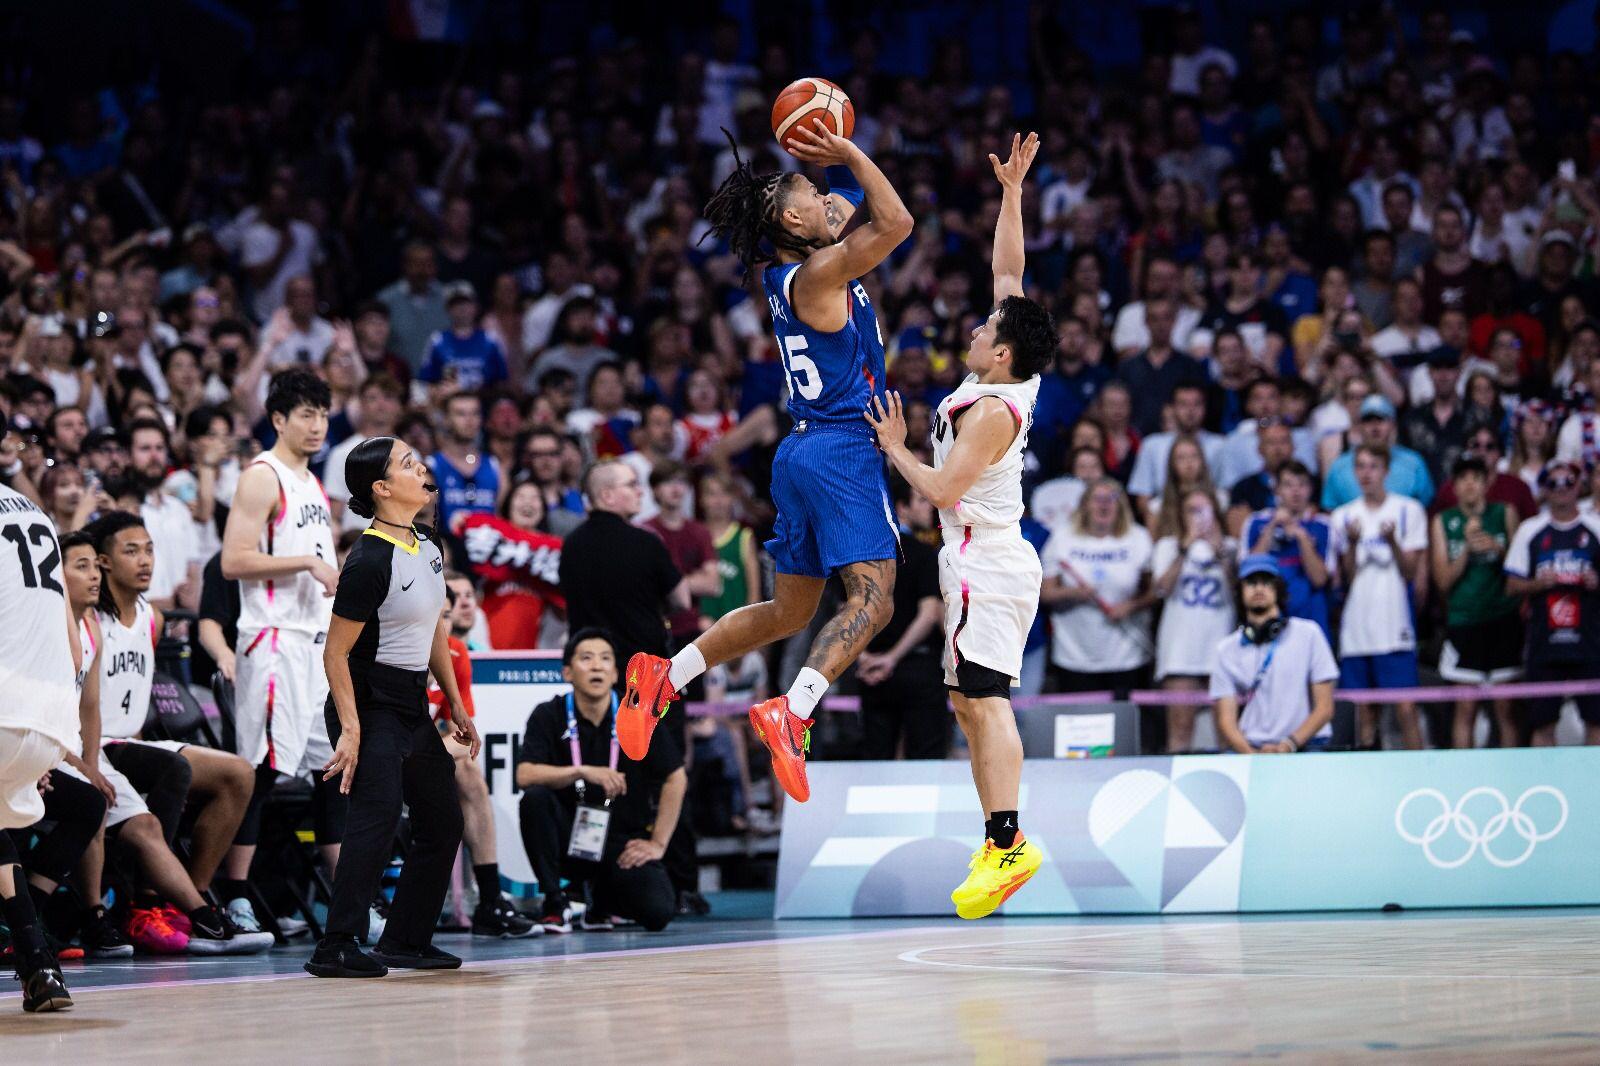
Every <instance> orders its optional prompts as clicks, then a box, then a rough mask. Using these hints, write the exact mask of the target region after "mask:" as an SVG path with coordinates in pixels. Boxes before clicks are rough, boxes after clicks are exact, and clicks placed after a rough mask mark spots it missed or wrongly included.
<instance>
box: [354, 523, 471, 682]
mask: <svg viewBox="0 0 1600 1066" xmlns="http://www.w3.org/2000/svg"><path fill="white" fill-rule="evenodd" d="M444 598H445V597H444V555H443V553H442V552H441V551H440V550H439V545H438V544H436V543H434V542H433V541H431V540H428V539H427V538H426V537H424V536H422V535H421V534H420V533H419V534H417V543H416V544H415V546H413V545H410V544H407V543H405V541H403V540H399V539H397V538H395V537H391V536H390V535H389V534H387V533H384V532H382V531H380V530H378V529H376V528H372V529H368V530H367V531H366V532H365V533H363V534H362V535H361V536H360V537H358V538H357V539H356V544H355V547H353V548H351V549H350V554H349V555H348V556H347V557H346V558H345V561H344V569H343V570H341V571H340V572H339V590H338V592H336V593H335V594H334V597H333V613H334V614H336V615H338V616H339V617H340V618H346V619H349V620H350V621H352V622H364V623H366V625H365V627H364V628H363V629H362V630H361V635H360V636H359V637H357V638H356V642H355V645H354V647H352V648H351V649H350V659H351V661H352V662H363V661H364V662H369V663H371V662H377V663H382V664H383V665H385V666H392V667H395V668H396V669H400V670H426V669H427V668H428V656H429V653H430V652H432V650H433V635H434V631H435V630H436V629H437V628H438V626H439V617H440V615H441V614H442V613H443V612H444Z"/></svg>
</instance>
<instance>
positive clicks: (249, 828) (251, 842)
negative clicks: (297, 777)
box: [233, 763, 278, 848]
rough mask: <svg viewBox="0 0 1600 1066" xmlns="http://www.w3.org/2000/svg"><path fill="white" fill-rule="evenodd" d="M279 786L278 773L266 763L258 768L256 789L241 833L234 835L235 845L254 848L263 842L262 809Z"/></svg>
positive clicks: (243, 819) (244, 818)
mask: <svg viewBox="0 0 1600 1066" xmlns="http://www.w3.org/2000/svg"><path fill="white" fill-rule="evenodd" d="M277 786H278V771H276V770H274V769H273V768H272V767H270V766H268V765H267V764H266V763H262V764H261V765H260V766H258V767H256V787H255V789H254V791H252V792H251V793H250V802H249V804H248V805H247V806H246V807H245V809H244V817H243V818H242V819H240V821H239V831H238V832H237V833H235V834H234V835H233V842H234V843H235V844H237V845H239V846H240V847H245V848H253V847H255V846H256V844H258V843H259V842H260V841H261V809H262V808H263V807H265V806H266V805H267V798H268V797H269V796H271V795H272V790H273V789H274V788H276V787H277Z"/></svg>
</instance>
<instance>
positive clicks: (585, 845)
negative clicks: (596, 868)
mask: <svg viewBox="0 0 1600 1066" xmlns="http://www.w3.org/2000/svg"><path fill="white" fill-rule="evenodd" d="M610 827H611V812H610V811H609V810H608V809H606V808H605V807H587V806H584V805H583V804H581V803H580V804H578V813H577V814H576V815H574V816H573V819H572V840H571V842H570V843H569V844H567V855H568V856H569V857H570V858H574V859H582V860H583V861H584V862H599V861H600V857H601V856H602V855H604V854H605V851H606V831H607V830H608V829H610Z"/></svg>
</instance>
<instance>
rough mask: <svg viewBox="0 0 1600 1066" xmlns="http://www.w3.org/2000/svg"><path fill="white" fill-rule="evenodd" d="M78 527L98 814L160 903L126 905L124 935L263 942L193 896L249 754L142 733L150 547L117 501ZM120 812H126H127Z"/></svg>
mask: <svg viewBox="0 0 1600 1066" xmlns="http://www.w3.org/2000/svg"><path fill="white" fill-rule="evenodd" d="M87 532H88V533H89V535H90V536H91V537H92V538H93V539H94V544H95V551H96V553H97V557H98V560H99V563H100V571H101V574H102V579H101V584H100V602H99V605H98V610H97V613H96V618H97V621H98V622H99V625H100V636H101V643H100V648H99V658H100V670H99V674H98V677H99V683H100V734H101V736H100V742H101V751H100V754H101V767H102V770H105V768H107V767H110V768H111V769H115V770H117V771H118V772H119V773H120V775H121V779H120V780H119V779H117V778H111V780H112V784H113V785H115V786H116V788H117V802H116V803H115V805H113V807H112V808H111V810H110V811H108V812H107V813H106V819H107V822H108V824H109V826H110V829H109V831H110V832H112V833H113V834H114V835H115V837H116V841H115V845H114V846H115V847H117V848H118V849H119V850H120V849H129V848H131V849H132V850H133V851H134V852H136V853H137V854H138V856H139V858H140V866H141V869H142V872H143V873H144V875H145V881H146V887H148V888H149V889H150V890H151V893H152V894H153V895H155V896H156V897H158V898H159V899H161V900H165V901H166V902H167V903H168V904H170V905H172V906H161V905H154V906H142V905H135V906H134V907H133V910H132V913H131V914H130V915H129V922H128V937H129V939H131V940H132V941H133V942H134V944H135V946H137V947H141V948H143V949H144V950H146V951H150V952H157V953H163V954H171V953H178V952H183V951H187V952H188V953H189V954H191V955H220V954H249V953H253V952H257V951H265V950H266V949H267V948H270V947H271V946H272V940H273V938H272V936H271V935H270V934H266V933H262V932H260V931H259V930H250V929H241V928H239V927H238V926H236V925H235V924H234V923H233V922H232V921H231V920H230V919H229V918H228V916H227V915H226V914H224V913H223V912H222V911H220V910H218V909H217V908H216V907H215V906H213V905H212V904H211V903H210V902H209V901H208V900H207V899H206V898H205V895H204V893H206V892H208V891H210V888H211V880H212V877H213V876H214V875H215V874H216V872H217V867H218V865H219V864H220V863H221V862H222V857H223V856H224V855H225V854H226V853H227V850H228V847H229V845H230V844H232V842H233V839H234V835H235V834H236V833H237V832H238V829H239V822H240V820H241V819H242V818H243V817H244V812H245V808H246V807H247V806H249V803H250V791H251V789H252V788H253V787H254V784H255V775H254V773H253V772H252V771H251V769H250V764H249V763H247V762H245V761H244V760H243V759H241V758H239V757H238V756H237V755H232V754H230V753H228V752H225V751H216V750H213V749H211V748H208V747H203V746H200V745H195V744H183V743H180V742H178V741H171V740H145V739H143V737H142V732H143V730H144V724H145V720H146V718H148V717H149V714H150V694H151V690H152V686H153V683H154V680H155V669H156V667H155V653H156V641H157V637H158V634H160V632H161V626H162V615H161V611H160V610H159V609H157V608H155V607H152V606H151V605H150V602H149V601H148V600H147V599H145V596H144V593H145V592H146V591H147V590H148V589H149V588H150V580H151V575H152V574H153V572H154V569H155V546H154V544H153V543H152V541H151V538H150V533H149V530H147V529H146V528H145V525H144V519H143V518H141V517H140V516H139V515H136V514H132V513H130V512H127V511H112V512H110V513H109V514H105V515H102V516H101V517H99V518H97V519H95V521H94V522H92V523H90V525H89V526H88V529H87ZM107 776H108V777H111V775H110V774H109V773H108V774H107ZM141 808H142V809H141ZM186 809H190V810H193V811H194V815H195V817H194V826H193V829H192V830H191V832H190V835H189V856H188V861H187V862H185V863H182V864H179V863H178V861H177V859H176V857H175V856H174V855H173V853H172V850H171V844H172V841H173V840H174V839H175V838H176V836H177V833H178V828H179V824H180V822H181V821H182V819H183V815H184V812H185V810H186ZM129 812H135V813H134V815H133V816H132V817H127V816H128V814H129ZM140 813H142V814H144V815H147V816H148V817H139V814H140ZM125 819H126V820H125Z"/></svg>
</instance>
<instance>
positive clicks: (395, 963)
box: [372, 940, 461, 970]
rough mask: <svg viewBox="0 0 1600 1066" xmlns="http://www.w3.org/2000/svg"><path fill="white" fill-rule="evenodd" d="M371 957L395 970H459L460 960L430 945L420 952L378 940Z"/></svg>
mask: <svg viewBox="0 0 1600 1066" xmlns="http://www.w3.org/2000/svg"><path fill="white" fill-rule="evenodd" d="M372 957H373V958H375V959H377V960H378V961H379V962H381V963H383V964H384V965H385V966H388V967H391V968H393V969H396V970H459V969H460V968H461V960H460V959H458V958H456V957H455V956H454V955H452V954H450V953H449V952H448V951H444V950H441V949H440V948H436V947H434V946H433V945H432V944H429V945H428V946H427V947H425V948H423V949H422V950H421V951H414V950H412V949H411V948H400V947H393V946H391V945H388V944H385V943H384V942H383V941H381V940H380V941H379V942H378V946H377V947H375V948H373V949H372Z"/></svg>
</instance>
